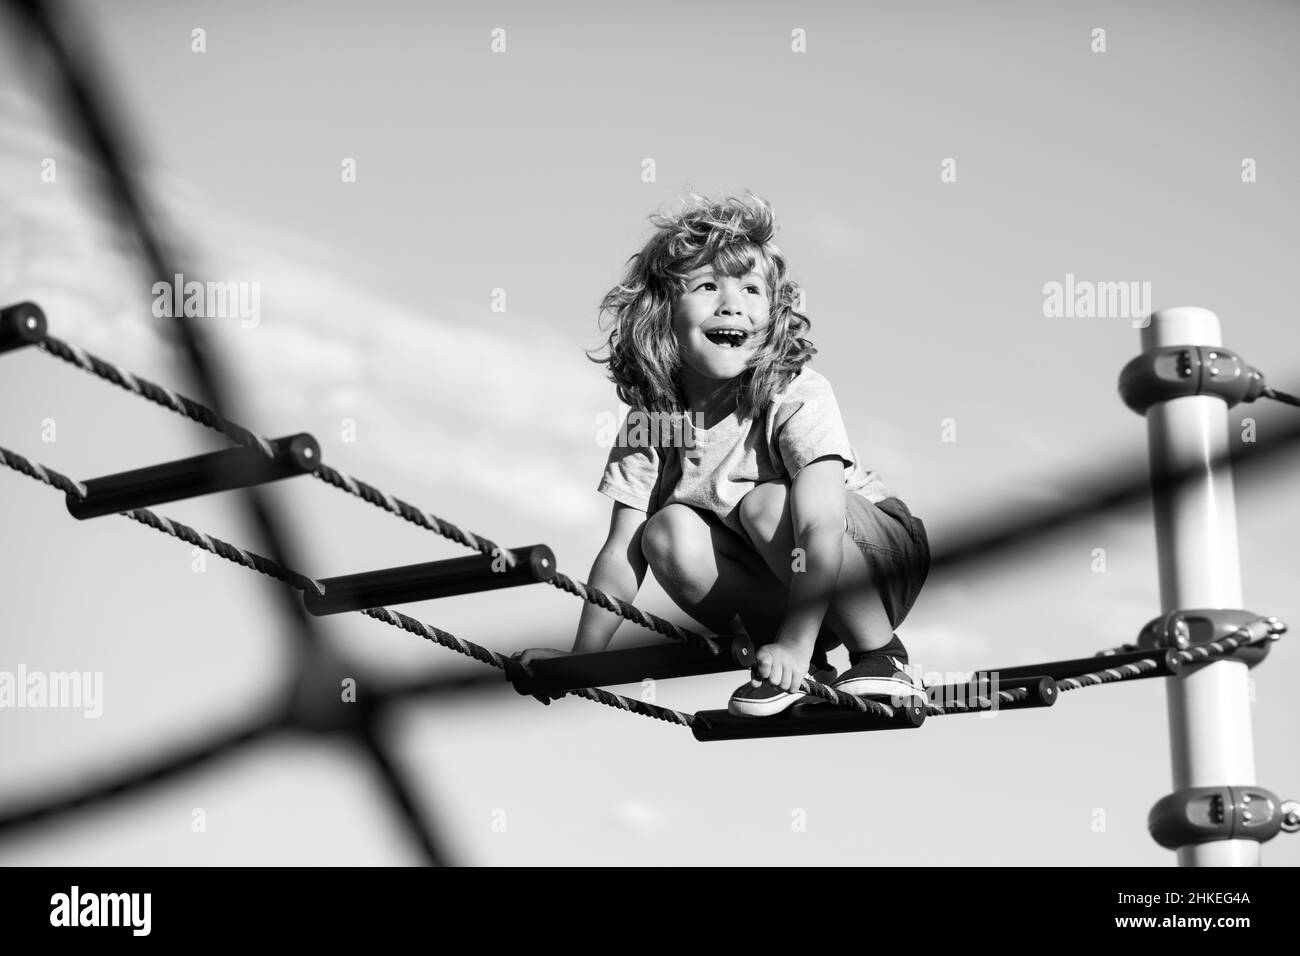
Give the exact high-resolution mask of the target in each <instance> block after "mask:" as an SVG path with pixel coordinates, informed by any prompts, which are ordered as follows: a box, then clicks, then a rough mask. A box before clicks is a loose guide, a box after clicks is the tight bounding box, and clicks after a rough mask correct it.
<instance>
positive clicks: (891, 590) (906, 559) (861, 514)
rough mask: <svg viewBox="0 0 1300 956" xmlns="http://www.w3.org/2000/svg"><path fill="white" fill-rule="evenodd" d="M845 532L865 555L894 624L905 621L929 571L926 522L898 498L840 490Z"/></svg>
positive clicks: (882, 601) (928, 544) (890, 619)
mask: <svg viewBox="0 0 1300 956" xmlns="http://www.w3.org/2000/svg"><path fill="white" fill-rule="evenodd" d="M844 519H845V528H844V530H845V532H846V533H847V534H848V535H849V537H850V538H852V540H853V543H854V544H856V545H857V546H858V550H859V551H861V552H862V556H863V557H864V558H865V559H866V561H867V567H868V568H869V569H870V572H871V580H872V581H874V582H875V583H876V585H877V587H878V588H879V592H880V601H881V603H882V604H883V605H884V606H885V614H887V615H888V616H889V623H890V626H892V627H895V628H896V627H898V626H899V625H900V624H902V623H903V620H904V619H905V618H906V617H907V614H908V612H909V611H910V610H912V605H913V604H915V603H916V598H917V595H919V594H920V593H921V587H922V586H923V585H924V584H925V579H926V577H927V576H928V575H929V573H930V539H929V537H928V536H927V535H926V533H925V524H924V523H923V522H922V521H921V519H920V518H917V517H915V516H914V515H913V514H912V512H911V511H909V510H908V508H907V505H905V504H903V502H902V501H901V500H900V499H898V498H885V499H884V500H883V501H878V502H876V503H874V504H873V503H872V502H870V501H868V500H867V499H866V498H864V497H863V496H862V495H859V494H857V493H855V492H849V493H848V494H846V495H845V496H844Z"/></svg>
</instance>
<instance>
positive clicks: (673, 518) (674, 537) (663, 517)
mask: <svg viewBox="0 0 1300 956" xmlns="http://www.w3.org/2000/svg"><path fill="white" fill-rule="evenodd" d="M701 524H702V522H701V521H700V519H699V518H698V517H697V516H696V515H694V514H692V513H691V509H690V508H689V507H688V506H686V505H682V504H672V505H668V506H667V507H665V508H662V509H660V510H659V511H656V512H655V513H654V514H653V515H651V516H650V518H649V520H648V521H646V524H645V530H644V531H643V532H642V534H641V554H642V556H643V557H644V558H645V559H646V561H647V562H649V564H650V567H652V568H654V569H656V570H662V569H664V568H667V567H669V566H671V565H675V564H679V563H680V562H681V557H682V554H683V553H684V552H685V551H687V549H688V548H689V547H690V546H691V545H690V542H691V539H692V538H695V537H698V536H699V534H698V532H697V531H696V530H695V529H694V528H693V527H692V525H701Z"/></svg>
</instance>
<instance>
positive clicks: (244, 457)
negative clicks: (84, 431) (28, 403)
mask: <svg viewBox="0 0 1300 956" xmlns="http://www.w3.org/2000/svg"><path fill="white" fill-rule="evenodd" d="M271 447H272V449H273V450H274V453H275V454H274V457H271V458H268V457H267V456H266V455H264V454H262V453H261V452H260V451H254V450H253V449H251V448H230V449H227V450H225V451H214V452H209V453H208V454H206V455H196V456H195V457H193V458H183V459H181V460H179V461H169V462H167V463H165V464H162V465H152V466H150V467H148V468H139V469H137V470H135V471H124V472H121V473H120V474H116V475H107V476H106V477H103V478H91V479H90V480H89V481H87V482H85V486H86V497H85V498H78V497H77V496H76V495H73V494H69V495H68V497H67V501H68V511H69V512H71V513H72V516H73V517H74V518H79V519H85V518H97V517H99V516H101V515H111V514H118V513H120V512H123V511H131V510H133V509H135V508H147V507H149V506H150V505H157V504H162V503H163V502H167V501H180V500H181V499H183V498H197V497H199V496H200V495H210V494H213V493H214V492H218V491H230V490H232V489H235V488H247V487H249V486H251V485H260V484H264V483H266V482H268V481H278V480H279V479H281V478H290V477H293V476H294V475H302V474H309V473H311V472H313V471H315V470H316V469H317V468H319V467H320V463H321V457H320V446H319V445H318V444H316V439H315V438H312V436H311V435H307V434H302V435H289V436H287V437H285V438H277V439H275V440H274V441H272V442H271Z"/></svg>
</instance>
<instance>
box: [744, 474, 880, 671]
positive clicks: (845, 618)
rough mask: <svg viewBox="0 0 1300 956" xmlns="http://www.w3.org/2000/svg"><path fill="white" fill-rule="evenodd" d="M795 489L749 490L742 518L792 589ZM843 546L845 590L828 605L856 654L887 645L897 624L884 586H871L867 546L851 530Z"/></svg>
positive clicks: (832, 622)
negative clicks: (880, 588)
mask: <svg viewBox="0 0 1300 956" xmlns="http://www.w3.org/2000/svg"><path fill="white" fill-rule="evenodd" d="M789 490H790V489H789V485H788V484H787V483H786V482H779V481H769V482H766V483H764V484H761V485H759V486H758V487H756V488H755V489H754V490H753V491H751V492H750V493H749V494H748V495H746V496H745V499H744V501H742V502H741V506H740V517H741V523H742V524H743V525H744V526H745V530H746V531H747V532H749V536H750V539H751V540H752V541H753V542H754V545H755V547H756V548H758V553H759V555H760V556H761V557H762V558H763V561H764V563H765V564H766V565H767V567H768V568H769V570H770V571H771V572H772V573H773V575H774V576H776V577H777V578H779V579H780V581H781V584H782V585H783V588H784V589H785V593H787V594H788V589H789V586H790V582H791V579H792V578H793V577H794V574H795V573H796V572H795V571H794V569H793V567H792V565H793V553H794V548H795V538H794V525H793V523H792V521H791V520H790V506H789ZM841 549H842V554H843V561H842V564H841V567H840V577H839V581H838V587H839V588H840V593H839V594H838V595H837V596H836V597H835V599H834V600H833V601H832V602H831V605H830V607H829V608H828V609H827V612H826V623H827V624H828V626H829V627H830V628H831V629H832V630H833V631H834V632H835V634H836V635H838V636H839V638H840V640H842V641H843V642H844V646H845V647H846V648H847V649H848V651H849V653H850V654H856V653H860V652H862V651H870V650H875V649H876V648H879V647H884V646H885V645H886V644H888V643H889V642H890V640H892V638H893V635H894V629H893V627H892V626H891V625H890V622H889V615H888V614H887V613H886V611H885V606H884V602H883V601H882V599H881V596H880V594H879V592H878V591H876V589H875V588H873V587H870V584H871V576H872V575H871V569H870V567H869V566H868V564H867V561H866V558H865V557H864V556H863V554H862V549H861V548H860V547H858V545H857V544H856V543H854V541H853V539H852V538H851V537H850V535H849V534H848V533H847V532H846V533H845V534H844V535H843V537H842V539H841ZM821 643H822V642H821V641H819V642H818V644H819V647H820V645H821Z"/></svg>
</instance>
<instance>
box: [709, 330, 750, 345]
mask: <svg viewBox="0 0 1300 956" xmlns="http://www.w3.org/2000/svg"><path fill="white" fill-rule="evenodd" d="M704 337H705V338H706V339H708V340H709V341H710V342H712V343H713V344H714V345H721V346H723V347H725V348H732V349H738V348H740V347H741V346H742V345H744V344H745V342H746V341H747V340H748V339H749V333H748V332H743V331H741V330H740V329H714V330H713V331H712V332H705V333H704Z"/></svg>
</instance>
